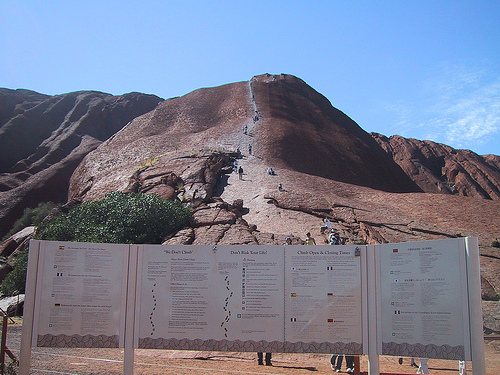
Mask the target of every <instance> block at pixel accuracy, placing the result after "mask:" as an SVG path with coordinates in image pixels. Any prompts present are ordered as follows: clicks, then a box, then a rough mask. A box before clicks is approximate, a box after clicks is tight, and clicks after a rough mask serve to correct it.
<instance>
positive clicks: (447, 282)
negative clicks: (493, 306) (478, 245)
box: [375, 239, 471, 360]
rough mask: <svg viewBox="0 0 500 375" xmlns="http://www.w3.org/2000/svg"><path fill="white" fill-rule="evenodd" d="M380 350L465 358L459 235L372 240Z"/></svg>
mask: <svg viewBox="0 0 500 375" xmlns="http://www.w3.org/2000/svg"><path fill="white" fill-rule="evenodd" d="M375 252H376V254H378V257H379V258H378V259H379V264H378V268H379V270H378V277H379V278H378V282H379V290H380V299H379V314H378V315H379V316H380V320H379V322H380V327H379V330H378V331H379V332H380V335H381V338H382V339H381V341H382V347H381V348H380V352H379V353H380V354H383V355H398V356H409V357H422V358H443V359H459V360H464V359H467V360H470V359H471V354H470V344H469V343H470V341H469V325H468V324H469V314H468V309H467V306H468V295H467V271H466V259H465V243H464V241H463V239H451V240H441V241H425V242H411V243H410V242H408V243H397V244H384V245H377V246H375Z"/></svg>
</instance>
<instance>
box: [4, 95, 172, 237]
mask: <svg viewBox="0 0 500 375" xmlns="http://www.w3.org/2000/svg"><path fill="white" fill-rule="evenodd" d="M160 101H162V99H160V98H158V97H157V96H154V95H145V94H140V93H130V94H125V95H122V96H113V95H110V94H105V93H100V92H93V91H81V92H73V93H69V94H64V95H57V96H49V95H43V94H38V93H36V92H33V91H29V90H8V89H0V173H1V174H0V192H1V193H0V236H1V235H4V234H5V233H6V232H7V231H8V230H9V229H10V226H11V225H12V224H13V222H14V221H15V220H16V219H17V218H18V217H19V216H20V215H21V214H22V212H23V210H24V208H26V207H35V206H36V205H37V204H38V203H40V202H47V201H53V202H60V203H64V202H65V201H66V200H67V190H68V185H69V179H70V176H71V174H72V173H73V171H74V169H75V168H76V167H77V166H78V164H79V163H80V162H81V161H82V159H83V157H84V156H85V155H86V154H87V153H89V152H90V151H92V150H94V149H95V148H96V147H97V146H98V145H99V144H100V143H102V141H104V140H106V139H108V138H109V137H110V136H111V135H113V134H114V133H116V132H117V131H118V130H120V129H121V128H122V127H123V126H124V125H126V124H127V123H128V122H129V121H130V120H132V119H133V118H135V117H137V116H139V115H141V114H143V113H146V112H149V111H150V110H152V109H153V108H154V107H156V105H158V103H159V102H160Z"/></svg>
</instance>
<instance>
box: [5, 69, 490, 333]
mask: <svg viewBox="0 0 500 375" xmlns="http://www.w3.org/2000/svg"><path fill="white" fill-rule="evenodd" d="M2 92H4V91H2ZM8 93H9V96H8V99H5V100H3V99H2V100H0V119H1V120H2V124H4V125H2V127H1V128H0V144H1V145H2V147H1V148H0V150H2V151H0V152H4V151H3V150H4V148H3V147H4V145H8V144H9V146H8V147H10V151H9V152H4V154H2V158H1V168H3V169H2V171H3V172H4V173H3V174H2V176H1V179H0V182H1V183H2V190H3V191H2V193H0V194H1V196H0V204H1V206H0V215H1V217H2V218H3V219H2V220H4V221H2V222H1V223H2V229H3V226H4V225H5V223H7V222H8V220H7V219H5V213H6V212H14V210H13V209H12V208H9V207H11V206H9V205H8V203H7V202H9V201H10V200H11V199H13V198H11V197H17V198H16V199H18V200H20V201H22V202H24V203H25V204H26V202H30V204H32V202H33V201H34V199H33V197H38V201H40V199H42V198H43V200H57V201H59V202H61V201H64V200H65V199H66V197H67V196H68V197H69V199H70V200H71V199H75V198H78V199H81V200H96V199H100V198H102V197H103V196H104V194H105V193H106V192H109V191H113V190H121V191H136V192H144V193H157V194H159V195H161V196H162V197H164V198H167V199H176V198H178V199H181V200H182V201H184V202H185V203H186V204H188V205H189V206H190V207H192V208H193V211H194V220H193V222H192V224H191V225H190V226H189V227H188V228H185V229H183V230H182V231H180V232H178V233H176V234H175V235H173V236H172V237H171V238H167V239H165V242H166V243H171V244H174V243H175V244H281V243H283V241H284V238H285V237H286V236H291V237H292V238H293V241H294V243H302V242H303V240H304V238H305V233H306V232H308V231H310V232H311V233H312V234H313V236H314V237H315V238H316V242H317V243H318V244H324V243H326V234H325V233H323V232H322V231H321V230H320V227H321V225H322V220H323V219H325V218H329V219H330V221H331V222H332V225H333V226H334V227H335V228H336V229H337V230H338V231H339V232H340V234H341V236H342V238H343V241H344V243H381V242H402V241H419V240H430V239H442V238H452V237H457V236H477V237H478V238H479V240H480V244H481V255H482V256H481V263H482V276H483V279H482V281H483V298H484V299H485V301H484V302H483V303H484V311H485V326H486V327H487V328H488V329H489V330H490V331H492V332H500V323H499V322H500V319H497V318H498V311H500V309H499V308H498V306H499V305H498V302H497V300H498V299H500V277H499V276H498V272H497V270H498V269H499V267H500V253H499V251H498V250H499V249H498V246H499V243H498V240H497V239H498V238H499V237H500V221H499V220H498V212H500V200H499V199H498V198H499V196H500V194H499V186H500V177H499V171H500V168H499V166H500V159H499V157H498V156H494V155H488V156H479V155H477V154H474V153H473V152H471V151H466V150H454V149H452V148H451V147H448V146H445V145H441V144H437V143H434V142H428V141H417V140H412V139H405V138H402V137H399V136H393V137H391V138H386V137H384V136H382V135H379V134H368V133H366V132H365V131H364V130H363V129H362V128H360V127H359V126H358V125H357V124H356V123H355V122H354V121H352V120H351V119H350V118H349V117H347V116H346V115H345V114H343V113H342V112H341V111H339V110H338V109H335V108H334V107H333V106H332V105H331V104H330V102H329V101H328V100H327V99H326V98H325V97H324V96H322V95H321V94H319V93H318V92H316V91H315V90H314V89H312V88H311V87H309V86H308V85H307V84H306V83H305V82H303V81H302V80H300V79H299V78H297V77H294V76H290V75H268V74H266V75H260V76H256V77H253V78H252V79H251V80H250V81H246V82H237V83H232V84H227V85H223V86H219V87H213V88H204V89H199V90H195V91H193V92H191V93H189V94H187V95H184V96H182V97H178V98H172V99H168V100H165V101H161V103H160V104H158V102H160V99H159V98H157V97H152V96H141V95H140V94H128V96H127V95H125V96H123V97H112V96H107V95H106V94H99V93H74V94H66V95H70V98H66V97H65V95H63V96H58V97H47V96H44V95H40V94H37V93H33V92H27V91H24V92H14V93H13V92H11V91H8ZM21 94H22V95H21ZM16 95H17V96H18V98H16ZM24 95H26V96H24ZM92 95H95V96H97V97H93V96H92ZM13 97H14V98H13ZM19 97H22V99H20V98H19ZM84 98H85V99H84ZM16 100H17V101H16ZM59 101H60V102H61V103H60V104H61V107H60V109H59V110H58V111H57V116H58V117H57V118H59V122H55V123H54V124H53V125H51V126H52V128H51V129H50V130H43V131H42V128H43V127H44V126H49V125H43V122H42V121H41V120H40V119H44V116H48V114H50V113H51V112H52V108H59V107H58V105H56V103H59ZM5 103H7V104H5ZM9 103H10V104H9ZM12 103H15V104H12ZM63 103H72V104H67V106H66V107H64V108H63V106H62V104H63ZM132 103H136V104H139V103H142V104H141V105H138V106H136V107H134V106H132ZM157 104H158V105H157ZM38 107H40V108H45V109H43V110H40V111H38V112H37V114H36V115H35V116H33V117H29V116H27V114H26V113H27V112H29V111H32V110H35V109H36V108H38ZM125 109H127V111H125ZM122 111H124V112H126V113H127V114H126V115H125V114H122V116H123V117H119V116H120V114H121V113H122ZM53 113H54V116H55V113H56V112H53ZM20 114H24V117H26V118H29V119H31V120H29V121H31V122H33V123H34V122H37V124H39V127H40V129H38V128H37V127H31V128H29V127H27V126H26V125H23V126H24V127H23V126H21V127H19V128H18V129H19V130H17V131H14V128H12V130H10V132H11V133H10V135H9V136H8V137H7V136H4V134H6V132H7V131H9V128H11V127H13V126H14V125H16V121H20V120H19V119H17V120H16V118H17V116H19V115H20ZM110 117H111V118H114V119H117V118H118V117H119V118H120V120H119V121H118V120H117V121H113V122H112V124H113V125H112V126H111V125H109V126H110V128H109V130H110V131H109V132H108V133H106V135H105V134H104V133H99V131H101V130H103V128H106V127H107V126H108V125H105V124H108V123H107V122H106V121H105V120H106V119H109V118H110ZM21 119H22V117H21ZM36 119H38V120H36ZM23 121H24V123H26V122H27V120H25V119H23ZM29 121H28V122H29ZM129 121H130V122H129ZM21 123H23V122H22V121H21ZM5 124H8V125H9V126H7V127H5ZM55 124H59V125H57V126H56V125H55ZM83 125H85V126H83ZM125 125H126V126H125ZM78 127H80V128H79V130H78V131H75V132H74V134H75V135H73V136H72V137H66V138H60V136H62V135H64V134H66V131H65V129H67V128H71V129H73V128H78ZM111 128H113V129H111ZM24 129H30V130H28V131H26V130H24ZM41 133H43V134H41ZM7 134H8V133H7ZM27 134H30V135H34V136H36V137H37V138H36V139H37V141H32V140H31V139H30V140H26V138H29V137H28V136H27ZM96 134H102V136H101V137H98V136H97V135H96ZM111 134H113V135H111ZM76 135H78V136H80V138H75V137H76ZM108 137H109V138H108ZM63 139H64V141H63ZM101 141H104V142H102V143H101ZM12 142H13V143H14V144H16V145H18V147H19V150H17V149H16V147H12V145H11V144H10V143H12ZM24 143H28V144H32V145H31V148H30V147H28V145H25V144H24ZM90 145H91V146H90ZM96 146H98V147H97V148H96ZM249 146H251V150H250V149H249ZM6 147H7V146H6ZM25 148H26V150H24V149H25ZM22 150H24V151H22ZM90 150H93V151H91V152H89V151H90ZM49 151H50V152H49ZM77 151H81V152H77ZM51 152H53V153H54V154H55V155H59V156H60V157H59V159H58V158H56V157H55V156H52V154H51ZM12 153H14V154H15V155H16V156H15V157H14V156H11V155H10V154H12ZM74 153H77V154H78V158H75V159H74V161H73V162H71V163H70V162H69V161H68V162H67V163H66V164H64V163H63V164H62V165H65V168H62V167H59V166H58V167H57V172H56V171H54V172H53V173H48V171H51V168H55V167H54V165H59V163H55V162H54V161H55V160H60V161H61V162H62V161H65V158H67V157H70V156H71V155H73V154H74ZM7 154H9V155H7ZM84 154H87V156H85V158H84V159H83V161H81V162H80V160H81V157H83V155H84ZM49 155H50V157H49ZM61 156H62V157H61ZM44 157H45V159H44ZM4 160H5V161H4ZM234 162H237V163H238V165H239V166H242V167H243V174H241V175H238V174H237V173H234V172H232V171H233V165H234ZM51 163H52V164H51ZM270 167H271V168H273V170H274V171H275V174H274V175H270V174H268V173H267V172H266V171H267V169H268V168H270ZM75 168H76V169H75ZM73 170H74V172H73ZM38 171H40V173H41V172H43V173H45V174H49V175H50V176H51V178H47V179H42V178H41V177H38V176H39V175H38V173H36V172H38ZM71 172H73V175H72V177H71V181H70V184H69V191H68V189H67V184H65V183H64V182H61V183H59V185H58V184H54V183H50V181H67V178H68V175H69V173H71ZM56 176H57V177H56ZM63 176H64V178H63ZM58 178H60V179H61V180H57V179H58ZM30 181H35V182H32V183H31V184H29V185H26V186H30V187H29V188H28V189H26V190H23V189H24V186H25V184H27V183H28V182H30ZM45 181H49V182H45ZM45 186H48V188H47V187H45ZM56 186H59V190H58V189H57V188H56ZM279 186H280V187H281V188H280V189H278V187H279ZM40 191H43V194H40V193H38V192H40ZM51 191H53V192H55V191H58V192H59V196H57V197H55V198H51V199H47V198H49V197H53V196H54V195H51V194H50V193H49V192H51ZM19 197H24V198H22V199H21V198H19ZM27 197H29V198H27ZM17 206H19V207H21V206H22V205H21V204H18V205H17ZM4 207H7V208H9V209H7V210H6V209H5V208H4ZM9 210H10V211H9ZM14 216H15V215H11V216H10V219H11V220H12V219H13V218H14Z"/></svg>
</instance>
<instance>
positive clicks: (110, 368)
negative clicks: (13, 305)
mask: <svg viewBox="0 0 500 375" xmlns="http://www.w3.org/2000/svg"><path fill="white" fill-rule="evenodd" d="M20 340H21V321H20V320H17V321H16V324H12V323H9V327H8V336H7V347H8V348H9V349H10V350H11V351H12V352H13V353H14V354H15V355H16V356H19V349H20ZM329 360H330V356H329V355H328V354H281V353H275V354H273V359H272V362H273V366H272V367H271V366H259V365H257V355H256V353H229V352H227V353H226V352H194V351H174V350H136V351H135V360H134V363H135V367H134V374H136V375H141V374H142V375H153V374H172V375H174V374H175V375H181V374H195V375H202V374H203V375H205V374H214V375H217V374H222V375H230V374H265V375H278V374H289V375H292V374H293V375H305V374H308V375H313V374H333V371H332V370H331V368H330V362H329ZM122 361H123V350H122V349H58V348H33V349H32V355H31V372H30V374H40V375H42V374H61V375H95V374H102V375H105V374H106V375H115V374H116V375H119V374H121V373H122V371H123V362H122ZM417 363H418V360H417ZM344 366H345V363H344ZM467 368H468V369H469V371H468V372H467V373H468V374H469V375H470V374H474V372H473V371H472V364H471V363H470V362H468V363H467ZM486 369H487V372H486V374H487V375H499V374H500V341H486ZM360 370H361V372H365V373H366V372H367V371H368V359H367V357H366V356H362V357H361V358H360ZM429 370H430V373H431V374H443V375H445V374H458V362H457V361H445V360H437V359H431V360H429ZM342 371H343V373H344V371H345V367H343V368H342ZM380 371H381V372H384V373H392V374H414V373H416V368H414V367H411V366H410V360H409V359H408V358H405V359H404V361H403V364H402V365H400V364H399V363H398V358H396V357H387V356H381V357H380Z"/></svg>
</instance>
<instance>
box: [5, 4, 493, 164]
mask: <svg viewBox="0 0 500 375" xmlns="http://www.w3.org/2000/svg"><path fill="white" fill-rule="evenodd" d="M499 20H500V1H498V0H493V1H481V0H477V1H472V0H471V1H461V0H454V1H447V0H439V1H438V0H430V1H411V0H404V1H403V0H401V1H384V0H377V1H375V0H373V1H356V0H350V1H335V0H330V1H314V0H310V1H258V0H254V1H236V0H234V1H217V0H211V1H168V0H162V1H156V0H151V1H106V0H100V1H93V0H87V1H80V2H74V1H67V0H65V1H57V0H53V1H51V0H48V1H35V0H33V1H23V0H2V1H1V2H0V87H6V88H11V89H15V88H25V89H31V90H34V91H38V92H41V93H45V94H62V93H66V92H71V91H78V90H97V91H103V92H108V93H111V94H116V95H119V94H123V93H126V92H130V91H139V92H144V93H151V94H156V95H158V96H161V97H163V98H169V97H174V96H181V95H184V94H187V93H188V92H190V91H193V90H195V89H197V88H201V87H211V86H219V85H223V84H226V83H231V82H237V81H246V80H249V79H250V78H251V77H252V76H254V75H258V74H263V73H271V74H280V73H288V74H293V75H295V76H297V77H300V78H302V79H303V80H304V81H305V82H307V83H308V84H309V85H310V86H312V87H313V88H314V89H316V90H317V91H319V92H320V93H322V94H323V95H325V96H326V97H327V98H328V99H329V100H330V102H331V103H332V105H333V106H334V107H336V108H338V109H340V110H341V111H343V112H344V113H346V114H347V115H348V116H350V117H351V118H352V119H353V120H354V121H356V122H357V123H358V124H359V125H360V126H361V127H362V128H363V129H364V130H366V131H368V132H378V133H381V134H384V135H387V136H390V135H394V134H399V135H402V136H404V137H410V138H416V139H421V140H423V139H430V140H433V141H436V142H441V143H445V144H448V145H450V146H452V147H454V148H466V149H471V150H473V151H475V152H477V153H479V154H488V153H492V154H496V155H500V22H499Z"/></svg>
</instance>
